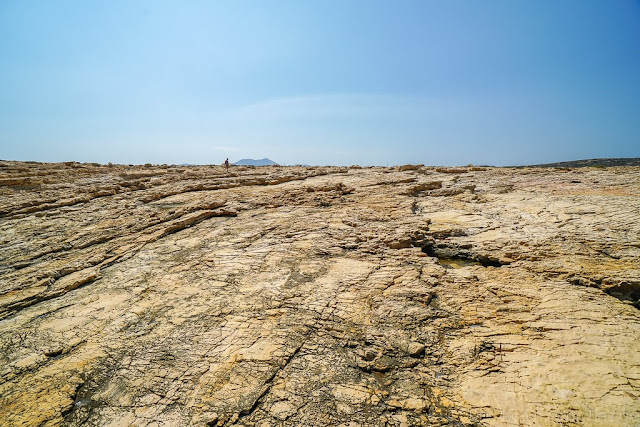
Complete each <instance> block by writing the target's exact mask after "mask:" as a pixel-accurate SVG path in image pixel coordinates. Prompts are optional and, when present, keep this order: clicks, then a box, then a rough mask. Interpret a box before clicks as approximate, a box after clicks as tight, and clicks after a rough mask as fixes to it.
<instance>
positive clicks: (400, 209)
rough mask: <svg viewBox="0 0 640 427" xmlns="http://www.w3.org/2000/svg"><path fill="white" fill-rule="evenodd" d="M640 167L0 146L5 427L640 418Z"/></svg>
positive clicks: (610, 421)
mask: <svg viewBox="0 0 640 427" xmlns="http://www.w3.org/2000/svg"><path fill="white" fill-rule="evenodd" d="M639 299H640V168H638V167H614V168H581V169H566V168H565V169H560V168H555V169H554V168H551V169H534V168H519V169H511V168H472V167H466V168H430V167H422V166H415V165H406V166H402V167H397V168H359V167H349V168H338V167H317V168H302V167H262V168H252V167H234V168H232V169H231V172H230V173H226V172H225V171H224V169H223V168H221V167H218V166H216V167H211V166H189V167H176V166H151V165H148V166H120V165H115V166H113V165H109V166H102V165H96V164H79V163H66V164H42V163H28V162H24V163H23V162H7V161H5V162H0V319H1V320H0V420H2V425H9V426H22V425H24V426H30V425H72V426H74V425H81V424H82V425H96V426H98V425H136V426H146V425H149V426H151V425H175V426H183V425H203V426H204V425H207V426H230V425H237V426H241V425H242V426H272V425H292V426H293V425H308V426H317V425H344V426H349V425H351V426H355V425H371V426H378V425H381V426H382V425H389V426H403V425H458V426H460V425H488V426H517V425H576V426H577V425H596V426H597V425H601V426H605V425H607V426H608V425H611V426H614V425H615V426H635V425H638V424H639V423H640V311H639V310H638V309H639V308H640V305H639V302H638V300H639Z"/></svg>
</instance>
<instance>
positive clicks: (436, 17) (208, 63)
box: [0, 0, 640, 166]
mask: <svg viewBox="0 0 640 427" xmlns="http://www.w3.org/2000/svg"><path fill="white" fill-rule="evenodd" d="M639 22H640V2H639V1H637V0H620V1H617V2H601V1H596V0H591V1H577V0H574V1H566V2H555V1H550V0H545V1H540V2H511V1H507V0H491V1H485V2H473V1H466V0H459V1H427V0H425V1H422V0H420V1H402V2H391V1H375V2H370V1H366V2H365V1H363V0H353V1H347V2H339V1H326V2H317V3H313V2H295V1H281V0H279V1H273V2H269V3H261V2H257V1H238V2H229V3H223V2H201V1H187V2H183V3H180V4H176V3H172V2H166V1H137V2H125V1H114V2H108V3H99V2H96V3H89V2H70V1H60V2H55V3H54V2H44V1H33V2H20V1H13V0H7V1H3V2H2V3H0V36H1V38H0V90H1V91H2V96H1V97H0V158H2V159H6V160H33V161H44V162H57V161H79V162H96V163H107V162H113V163H121V164H145V163H153V164H165V163H166V164H181V163H192V164H220V163H222V162H223V161H224V159H225V158H227V157H228V158H229V159H230V160H232V159H233V160H234V161H237V160H239V159H242V158H253V159H258V158H264V157H267V158H269V159H272V160H274V161H276V162H279V163H282V164H295V163H301V164H309V165H319V164H334V165H350V164H361V165H381V166H385V165H398V164H406V163H422V164H426V165H465V164H469V163H472V164H485V165H494V166H519V165H528V164H542V163H552V162H562V161H573V160H582V159H593V158H623V157H640V120H639V117H640V79H639V78H638V76H640V25H638V23H639Z"/></svg>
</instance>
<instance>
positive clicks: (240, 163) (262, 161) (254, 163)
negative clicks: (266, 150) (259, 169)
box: [233, 157, 280, 166]
mask: <svg viewBox="0 0 640 427" xmlns="http://www.w3.org/2000/svg"><path fill="white" fill-rule="evenodd" d="M233 164H234V165H236V166H280V165H279V164H278V163H276V162H274V161H273V160H271V159H267V158H266V157H265V158H264V159H258V160H255V159H241V160H238V161H237V162H234V163H233Z"/></svg>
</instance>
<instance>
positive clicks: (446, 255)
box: [422, 243, 508, 267]
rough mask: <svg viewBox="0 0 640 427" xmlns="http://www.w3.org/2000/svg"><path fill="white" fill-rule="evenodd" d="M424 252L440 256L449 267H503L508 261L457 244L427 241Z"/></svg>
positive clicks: (442, 261)
mask: <svg viewBox="0 0 640 427" xmlns="http://www.w3.org/2000/svg"><path fill="white" fill-rule="evenodd" d="M422 252H424V253H425V254H427V255H429V256H430V257H434V258H438V259H439V260H440V262H441V264H443V265H445V266H449V267H464V266H467V265H481V266H483V267H502V266H503V265H508V263H504V262H501V261H500V260H499V259H498V258H494V257H491V256H486V255H478V254H476V253H473V252H472V251H470V250H468V249H466V248H463V247H461V246H460V245H457V244H448V243H426V244H425V245H424V246H423V247H422Z"/></svg>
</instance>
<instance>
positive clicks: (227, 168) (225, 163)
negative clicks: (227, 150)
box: [224, 157, 229, 172]
mask: <svg viewBox="0 0 640 427" xmlns="http://www.w3.org/2000/svg"><path fill="white" fill-rule="evenodd" d="M224 168H225V169H226V170H227V172H229V158H228V157H227V160H225V161H224Z"/></svg>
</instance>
